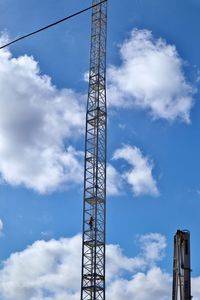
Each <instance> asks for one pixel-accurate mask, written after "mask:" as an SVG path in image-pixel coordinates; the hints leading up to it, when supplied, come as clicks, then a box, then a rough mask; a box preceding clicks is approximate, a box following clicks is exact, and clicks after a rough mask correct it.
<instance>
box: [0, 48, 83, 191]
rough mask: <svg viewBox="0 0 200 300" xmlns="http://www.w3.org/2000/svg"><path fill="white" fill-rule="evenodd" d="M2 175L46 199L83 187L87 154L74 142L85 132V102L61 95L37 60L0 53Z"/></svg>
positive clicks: (75, 96) (73, 95)
mask: <svg viewBox="0 0 200 300" xmlns="http://www.w3.org/2000/svg"><path fill="white" fill-rule="evenodd" d="M0 94H1V97H0V111H1V118H0V175H1V179H2V180H4V181H5V182H6V183H9V184H11V185H25V186H26V187H28V188H31V189H34V190H36V191H39V192H41V193H45V192H48V191H53V190H55V189H57V188H58V187H60V186H68V184H69V183H70V184H71V183H74V182H75V183H77V182H80V180H81V178H82V168H81V166H80V160H81V159H82V153H80V152H77V151H76V150H75V149H74V148H73V147H72V146H71V145H70V143H71V139H72V138H76V137H79V136H80V134H82V133H83V130H84V119H85V105H84V104H85V102H84V100H83V96H81V95H80V94H77V93H75V92H74V91H72V90H70V89H62V90H58V89H57V88H56V87H55V86H54V85H53V84H52V82H51V79H50V78H49V77H48V76H46V75H41V73H40V69H39V66H38V64H37V62H36V61H35V60H34V58H33V57H29V56H27V55H24V56H20V57H18V58H14V57H12V55H11V53H10V52H9V51H8V50H3V51H2V50H1V51H0Z"/></svg>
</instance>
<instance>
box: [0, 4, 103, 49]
mask: <svg viewBox="0 0 200 300" xmlns="http://www.w3.org/2000/svg"><path fill="white" fill-rule="evenodd" d="M106 1H107V0H102V1H101V2H99V3H97V4H94V5H92V6H90V7H87V8H85V9H82V10H80V11H78V12H76V13H74V14H72V15H70V16H67V17H65V18H63V19H60V20H58V21H56V22H54V23H51V24H49V25H47V26H45V27H42V28H40V29H38V30H35V31H33V32H31V33H28V34H26V35H23V36H21V37H19V38H17V39H15V40H13V41H11V42H9V43H7V44H5V45H3V46H1V47H0V49H3V48H5V47H7V46H10V45H12V44H14V43H17V42H19V41H21V40H23V39H26V38H28V37H30V36H32V35H35V34H37V33H39V32H41V31H44V30H47V29H49V28H50V27H53V26H56V25H58V24H60V23H62V22H65V21H67V20H69V19H71V18H73V17H76V16H78V15H80V14H82V13H84V12H86V11H88V10H90V9H92V8H93V7H95V6H98V5H101V4H102V3H104V2H106Z"/></svg>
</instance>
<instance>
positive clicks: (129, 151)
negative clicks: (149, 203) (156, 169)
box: [113, 145, 159, 196]
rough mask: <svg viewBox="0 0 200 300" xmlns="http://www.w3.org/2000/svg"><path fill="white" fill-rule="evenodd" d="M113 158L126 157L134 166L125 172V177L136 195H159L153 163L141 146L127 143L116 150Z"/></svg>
mask: <svg viewBox="0 0 200 300" xmlns="http://www.w3.org/2000/svg"><path fill="white" fill-rule="evenodd" d="M113 159H115V160H118V159H124V160H126V161H127V162H128V164H129V165H130V166H131V167H132V168H131V169H130V170H128V171H126V172H124V173H123V175H122V176H123V178H124V179H125V180H126V181H127V182H128V183H129V184H130V185H131V187H132V190H133V193H134V195H135V196H139V195H152V196H158V195H159V191H158V188H157V184H156V181H155V179H154V178H153V175H152V169H153V163H152V161H151V160H149V158H147V157H145V156H144V155H143V154H142V152H141V151H140V149H139V148H137V147H132V146H129V145H125V146H124V147H122V148H121V149H118V150H116V151H115V153H114V155H113Z"/></svg>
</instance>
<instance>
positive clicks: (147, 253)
mask: <svg viewBox="0 0 200 300" xmlns="http://www.w3.org/2000/svg"><path fill="white" fill-rule="evenodd" d="M139 240H140V243H141V248H142V250H143V255H144V257H145V259H146V260H147V261H148V262H149V263H151V262H153V263H155V262H157V261H159V260H162V259H163V257H164V252H165V249H166V246H167V243H166V238H165V236H163V235H161V234H159V233H150V234H145V235H142V236H141V237H140V238H139Z"/></svg>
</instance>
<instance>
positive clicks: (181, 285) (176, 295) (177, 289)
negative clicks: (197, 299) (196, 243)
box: [172, 230, 192, 300]
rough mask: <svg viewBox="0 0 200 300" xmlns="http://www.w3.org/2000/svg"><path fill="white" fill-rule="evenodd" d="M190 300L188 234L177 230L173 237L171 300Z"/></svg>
mask: <svg viewBox="0 0 200 300" xmlns="http://www.w3.org/2000/svg"><path fill="white" fill-rule="evenodd" d="M178 299H180V300H191V299H192V296H191V267H190V233H189V231H186V230H185V231H181V230H177V232H176V235H175V236H174V262H173V292H172V300H178Z"/></svg>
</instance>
